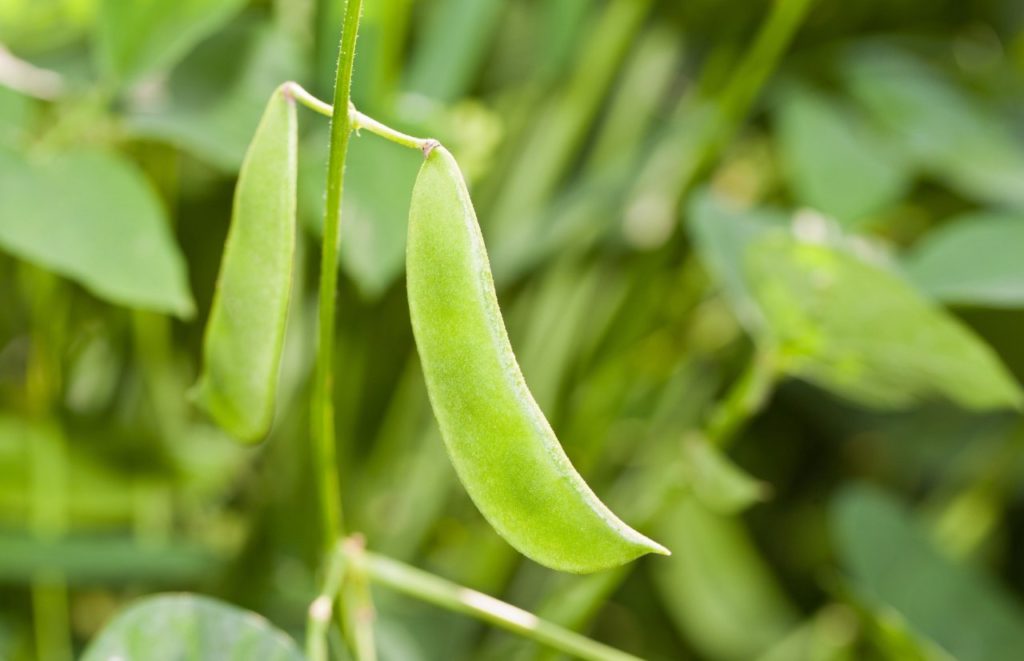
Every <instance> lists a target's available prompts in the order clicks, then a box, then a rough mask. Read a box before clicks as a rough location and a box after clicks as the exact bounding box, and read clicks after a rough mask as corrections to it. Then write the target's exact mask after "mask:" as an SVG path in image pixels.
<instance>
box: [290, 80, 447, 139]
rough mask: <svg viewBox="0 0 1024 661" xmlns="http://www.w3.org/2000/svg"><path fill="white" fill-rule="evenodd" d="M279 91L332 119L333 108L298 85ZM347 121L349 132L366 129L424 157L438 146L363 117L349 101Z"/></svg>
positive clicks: (365, 116)
mask: <svg viewBox="0 0 1024 661" xmlns="http://www.w3.org/2000/svg"><path fill="white" fill-rule="evenodd" d="M281 89H282V91H283V92H284V93H285V94H287V95H289V96H290V97H291V98H293V99H295V100H296V101H298V102H299V103H301V104H302V105H304V106H306V107H307V108H309V109H310V110H312V111H313V112H316V113H319V114H321V115H323V116H324V117H334V106H332V105H331V104H329V103H327V102H325V101H321V100H320V99H318V98H316V97H315V96H313V95H312V94H310V93H309V92H308V91H306V90H305V88H303V87H302V86H301V85H299V84H298V83H296V82H293V81H289V82H287V83H284V84H283V85H282V86H281ZM348 121H349V126H350V127H351V130H353V131H355V132H356V133H358V132H359V131H360V130H362V129H366V130H367V131H369V132H370V133H374V134H376V135H379V136H380V137H382V138H385V139H387V140H390V141H391V142H394V143H396V144H399V145H402V146H403V147H409V148H410V149H419V150H420V151H421V152H423V154H424V155H425V156H426V155H428V154H430V151H431V150H432V149H433V148H434V147H437V146H438V145H439V144H440V143H439V142H438V141H437V140H434V139H433V138H417V137H415V136H411V135H409V134H408V133H402V132H401V131H398V130H396V129H393V128H391V127H390V126H388V125H387V124H384V123H383V122H380V121H378V120H376V119H374V118H373V117H370V116H369V115H364V114H363V113H361V112H359V111H358V110H356V107H355V105H354V104H353V103H352V102H351V101H349V104H348Z"/></svg>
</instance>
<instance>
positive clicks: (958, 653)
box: [832, 486, 1024, 661]
mask: <svg viewBox="0 0 1024 661" xmlns="http://www.w3.org/2000/svg"><path fill="white" fill-rule="evenodd" d="M832 520H833V523H834V528H833V533H834V536H835V543H836V546H837V548H838V551H839V556H840V560H841V561H842V564H843V566H844V567H845V568H846V570H847V571H848V572H849V573H850V575H851V577H852V579H853V582H854V586H855V587H856V589H857V590H858V592H860V593H861V594H863V595H864V597H865V598H866V599H867V600H868V601H869V602H870V603H872V604H874V605H876V606H877V607H889V608H892V609H894V610H896V611H897V612H898V613H899V614H900V615H901V616H902V617H903V618H904V619H905V620H906V621H907V623H908V624H909V625H910V626H911V627H912V628H913V629H914V630H915V631H916V632H918V633H919V634H921V635H923V636H925V637H927V638H930V639H931V640H933V641H934V642H935V643H937V644H938V645H939V646H941V647H942V648H943V649H945V650H946V651H947V652H949V653H950V654H951V655H952V656H953V657H955V658H957V659H960V660H961V661H976V660H977V661H982V660H985V661H1000V660H1002V659H1005V660H1006V661H1009V660H1010V659H1016V658H1018V657H1019V656H1020V650H1021V649H1024V609H1022V607H1021V605H1020V604H1019V603H1018V602H1017V601H1016V600H1015V599H1013V598H1012V597H1011V596H1010V595H1009V594H1008V593H1007V592H1005V591H1004V589H1003V588H1001V587H1000V586H999V585H998V584H997V583H996V582H995V581H993V580H992V579H991V578H990V577H988V576H987V575H985V574H984V573H983V572H982V571H980V570H979V569H977V568H975V567H972V566H970V565H963V564H958V563H956V562H954V561H952V560H951V559H949V558H947V557H946V556H944V555H943V554H942V553H941V552H940V551H939V550H938V549H936V548H935V547H934V546H933V545H932V543H931V541H930V539H929V537H928V534H927V533H926V531H925V530H923V529H922V528H921V526H920V525H919V524H918V523H917V522H916V521H914V519H913V517H912V516H911V514H910V512H908V511H907V510H906V508H904V507H903V506H902V505H900V504H899V503H898V502H896V501H894V500H893V499H892V498H891V497H889V496H887V495H886V494H884V493H882V492H881V491H878V490H877V489H874V488H870V487H866V486H858V487H851V488H848V489H846V490H845V491H843V492H842V493H841V495H840V497H839V498H838V499H837V500H836V502H835V504H834V507H833V509H832Z"/></svg>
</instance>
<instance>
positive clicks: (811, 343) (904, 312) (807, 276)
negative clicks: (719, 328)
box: [746, 236, 1021, 409]
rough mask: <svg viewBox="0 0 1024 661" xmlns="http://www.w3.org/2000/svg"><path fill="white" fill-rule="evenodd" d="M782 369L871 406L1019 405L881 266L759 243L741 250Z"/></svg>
mask: <svg viewBox="0 0 1024 661" xmlns="http://www.w3.org/2000/svg"><path fill="white" fill-rule="evenodd" d="M746 265H747V278H748V281H749V283H750V286H751V288H752V291H753V293H754V296H755V298H756V300H757V302H758V305H759V307H760V309H761V310H762V312H763V314H764V318H765V320H766V322H767V323H766V326H765V332H764V335H763V336H762V337H761V338H760V339H761V341H763V342H766V343H768V344H769V345H770V346H775V347H778V348H779V350H780V355H781V356H782V363H783V369H784V370H785V371H786V372H787V373H789V374H791V375H794V376H798V377H801V378H804V379H807V380H808V381H811V382H813V383H816V384H818V385H820V386H823V387H825V388H829V389H831V390H833V391H835V392H837V393H839V394H841V395H844V396H846V397H849V398H851V399H853V400H855V401H857V402H860V403H862V404H866V405H869V406H878V407H883V408H892V407H903V406H907V405H910V404H913V403H915V402H918V401H921V400H925V399H928V398H931V397H934V396H944V397H947V398H949V399H951V400H953V401H955V402H957V403H958V404H960V405H962V406H965V407H967V408H975V409H988V408H999V407H1010V406H1020V404H1021V391H1020V388H1019V386H1018V385H1017V384H1016V383H1015V382H1014V380H1013V378H1012V377H1011V376H1010V374H1009V373H1008V372H1007V370H1006V368H1005V367H1003V365H1002V364H1001V363H1000V361H999V359H998V357H997V356H996V354H995V353H994V352H993V351H992V350H991V349H990V348H989V347H988V346H987V345H986V344H985V343H984V342H983V341H982V340H981V339H979V338H978V337H977V336H976V335H975V334H974V333H973V332H971V331H970V330H969V329H968V328H967V327H966V326H964V325H963V324H961V323H960V322H959V321H957V320H956V319H955V318H953V317H952V316H950V315H949V314H947V313H946V312H945V311H943V310H942V309H940V308H937V307H935V306H934V305H932V304H931V303H930V302H928V301H927V300H925V299H924V298H923V297H922V296H921V295H920V294H918V292H917V291H916V290H915V289H914V288H913V287H911V286H910V285H909V284H908V283H906V282H904V281H903V280H902V279H901V278H900V277H898V276H897V275H895V274H894V273H891V272H889V271H888V270H886V269H885V268H883V267H880V266H878V265H875V264H872V263H869V262H867V261H864V260H862V259H861V258H859V257H857V256H855V255H853V254H851V253H850V252H848V251H846V250H842V249H839V248H834V247H828V246H821V245H813V244H806V243H800V242H799V241H797V240H796V239H795V238H792V237H782V236H775V237H767V238H765V239H762V240H760V241H758V242H756V243H753V244H752V245H750V246H749V248H748V249H747V259H746Z"/></svg>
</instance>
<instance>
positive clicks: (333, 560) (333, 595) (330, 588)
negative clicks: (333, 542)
mask: <svg viewBox="0 0 1024 661" xmlns="http://www.w3.org/2000/svg"><path fill="white" fill-rule="evenodd" d="M346 564H347V563H346V561H345V553H344V551H343V550H342V548H341V543H338V545H337V547H336V548H335V550H334V552H333V553H331V555H330V556H329V557H328V559H327V573H326V574H325V575H324V582H323V585H322V587H321V588H320V594H318V595H317V597H316V599H314V600H313V602H312V603H311V604H310V605H309V613H308V616H307V619H306V656H307V657H309V659H310V661H328V658H329V657H328V654H327V630H328V628H329V627H330V624H331V616H332V614H333V612H334V602H335V601H337V600H338V593H339V592H340V591H341V584H342V581H343V580H344V578H345V569H346Z"/></svg>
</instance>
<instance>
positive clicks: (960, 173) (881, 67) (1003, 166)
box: [841, 44, 1024, 208]
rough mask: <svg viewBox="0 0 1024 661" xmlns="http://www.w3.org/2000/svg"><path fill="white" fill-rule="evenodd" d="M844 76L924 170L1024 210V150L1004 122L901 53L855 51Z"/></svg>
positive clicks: (873, 49) (882, 48) (958, 87)
mask: <svg viewBox="0 0 1024 661" xmlns="http://www.w3.org/2000/svg"><path fill="white" fill-rule="evenodd" d="M841 73H842V76H843V78H844V80H845V83H846V85H847V87H848V89H849V90H850V91H851V93H852V94H853V96H854V97H855V98H856V100H857V101H858V102H859V103H860V104H861V105H862V106H863V107H864V108H865V109H866V110H867V111H868V112H869V113H870V115H871V116H872V117H873V118H874V120H875V121H876V122H877V124H878V125H879V126H881V127H884V128H885V129H887V130H888V132H889V135H890V137H891V139H892V140H893V141H894V144H896V145H900V146H901V147H902V149H903V150H904V151H905V153H906V154H907V156H908V157H909V158H910V159H912V160H913V161H914V162H915V163H916V165H917V166H918V167H920V168H921V169H923V170H925V171H927V172H931V173H933V174H934V175H935V176H937V177H939V178H941V179H943V180H944V181H946V182H947V183H948V184H949V185H950V186H952V187H954V188H956V189H958V190H959V191H961V192H963V193H964V194H966V195H970V196H973V197H976V198H978V199H980V200H984V201H986V202H991V203H995V204H1002V205H1012V206H1014V207H1016V208H1022V207H1024V186H1021V183H1020V182H1021V181H1024V143H1022V142H1021V140H1019V139H1018V137H1017V136H1016V135H1015V133H1014V131H1013V130H1012V129H1011V127H1010V126H1009V124H1008V122H1007V120H1006V118H1005V117H1002V116H1000V115H998V114H997V113H995V112H994V111H993V110H991V109H990V108H989V107H987V106H986V105H985V103H983V102H982V101H981V100H980V99H978V98H975V97H974V96H972V95H971V94H970V93H969V92H967V91H966V90H965V88H964V87H963V86H962V85H956V84H955V83H954V82H953V81H952V80H950V79H949V78H947V77H946V76H945V75H943V74H942V73H941V72H940V71H938V70H936V69H934V68H932V67H930V66H928V65H926V64H925V63H924V62H922V61H920V60H918V59H917V58H915V57H914V56H913V55H911V54H909V53H907V52H905V51H902V50H900V49H898V48H894V47H889V46H884V45H879V44H871V45H862V46H861V47H859V48H857V49H855V50H853V51H852V52H851V53H850V54H849V56H848V57H847V58H846V60H845V62H844V66H843V70H842V72H841Z"/></svg>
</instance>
